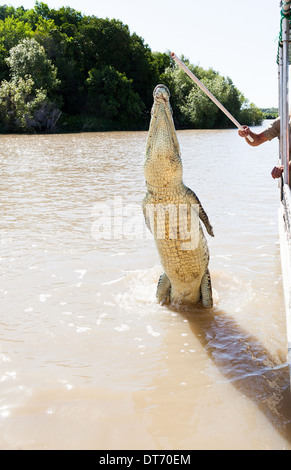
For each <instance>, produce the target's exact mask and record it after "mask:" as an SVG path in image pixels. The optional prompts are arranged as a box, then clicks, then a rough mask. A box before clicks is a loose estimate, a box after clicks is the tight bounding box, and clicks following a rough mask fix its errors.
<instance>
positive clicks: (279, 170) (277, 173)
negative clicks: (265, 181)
mask: <svg viewBox="0 0 291 470" xmlns="http://www.w3.org/2000/svg"><path fill="white" fill-rule="evenodd" d="M283 171H284V167H283V166H275V167H274V168H273V170H272V172H271V175H272V177H273V178H274V179H276V178H281V176H282V174H283Z"/></svg>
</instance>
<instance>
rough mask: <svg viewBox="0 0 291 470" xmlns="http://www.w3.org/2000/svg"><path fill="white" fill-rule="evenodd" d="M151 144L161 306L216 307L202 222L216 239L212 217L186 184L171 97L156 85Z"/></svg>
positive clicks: (148, 204)
mask: <svg viewBox="0 0 291 470" xmlns="http://www.w3.org/2000/svg"><path fill="white" fill-rule="evenodd" d="M153 95H154V104H153V107H152V112H151V122H150V127H149V133H148V139H147V144H146V158H145V163H144V175H145V179H146V186H147V193H146V196H145V198H144V200H143V212H144V216H145V221H146V225H147V226H148V228H149V229H150V230H151V232H152V234H153V236H154V240H155V243H156V246H157V250H158V253H159V257H160V261H161V264H162V267H163V270H164V273H163V274H162V275H161V277H160V279H159V282H158V287H157V293H156V296H157V299H158V301H159V302H160V303H162V304H174V305H177V306H179V305H183V304H190V305H191V304H198V303H200V302H201V303H202V305H203V307H205V308H210V307H212V305H213V300H212V287H211V279H210V273H209V269H208V265H209V250H208V245H207V241H206V238H205V236H204V233H203V230H202V227H201V224H200V220H201V221H202V222H203V223H204V225H205V227H206V230H207V232H208V233H209V234H210V235H211V236H214V235H213V229H212V226H211V225H210V223H209V220H208V216H207V214H206V213H205V211H204V209H203V207H202V206H201V203H200V201H199V199H198V198H197V196H196V194H195V193H194V192H193V191H192V190H191V189H189V188H187V187H186V186H185V185H184V184H183V180H182V171H183V169H182V160H181V157H180V149H179V143H178V140H177V136H176V131H175V126H174V122H173V118H172V110H171V106H170V101H169V98H170V92H169V90H168V88H167V87H166V86H165V85H157V86H156V88H155V89H154V92H153Z"/></svg>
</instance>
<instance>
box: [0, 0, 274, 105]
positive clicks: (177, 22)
mask: <svg viewBox="0 0 291 470" xmlns="http://www.w3.org/2000/svg"><path fill="white" fill-rule="evenodd" d="M44 3H46V4H47V5H48V6H49V7H50V8H55V9H58V8H60V7H62V6H70V7H72V8H74V9H75V10H77V11H80V12H81V13H83V14H85V15H95V16H98V17H100V18H110V19H111V18H116V19H119V20H121V21H122V22H123V23H124V24H127V25H128V27H129V29H130V32H131V33H134V32H135V33H136V34H138V36H141V37H142V38H143V39H144V41H145V43H146V44H148V46H149V47H150V49H151V50H152V51H159V52H166V51H171V52H175V54H176V55H177V56H180V55H181V54H184V56H186V57H187V58H188V59H189V60H190V62H191V63H192V64H194V65H200V66H201V67H203V68H206V69H207V68H209V67H212V68H213V69H214V70H216V71H218V72H219V73H220V74H221V75H223V76H226V77H230V78H231V79H232V81H233V83H234V85H235V86H236V87H237V88H238V89H239V90H240V91H241V92H242V93H243V94H244V95H245V97H246V98H247V99H248V100H249V101H250V102H253V103H255V105H256V106H259V107H273V106H275V107H277V106H278V78H277V77H278V68H277V64H276V57H277V48H278V46H277V44H278V35H279V28H280V6H279V5H280V1H279V0H243V1H235V0H176V1H174V0H81V1H80V0H47V1H44ZM4 4H7V5H12V6H14V7H18V6H23V7H24V8H26V9H28V8H33V7H34V5H35V1H34V0H11V1H9V0H7V2H3V3H2V5H4Z"/></svg>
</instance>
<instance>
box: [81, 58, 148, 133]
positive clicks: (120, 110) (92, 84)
mask: <svg viewBox="0 0 291 470" xmlns="http://www.w3.org/2000/svg"><path fill="white" fill-rule="evenodd" d="M87 86H88V105H87V109H88V111H89V112H90V113H91V114H95V115H96V116H98V117H103V118H106V119H110V120H116V119H118V120H119V121H121V122H122V123H124V124H127V125H128V124H132V123H133V122H137V121H138V120H139V119H140V117H141V115H142V112H143V110H144V105H143V103H142V101H141V99H140V97H139V95H138V94H137V93H135V92H134V91H133V89H132V80H128V79H127V77H126V75H125V74H122V73H120V72H118V71H117V70H115V69H114V67H112V66H106V67H104V68H102V69H101V70H97V69H92V70H90V72H89V77H88V79H87Z"/></svg>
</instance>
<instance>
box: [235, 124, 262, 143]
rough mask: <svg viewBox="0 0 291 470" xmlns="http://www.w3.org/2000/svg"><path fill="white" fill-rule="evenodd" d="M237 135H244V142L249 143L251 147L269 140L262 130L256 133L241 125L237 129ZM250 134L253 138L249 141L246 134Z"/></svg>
mask: <svg viewBox="0 0 291 470" xmlns="http://www.w3.org/2000/svg"><path fill="white" fill-rule="evenodd" d="M238 135H239V136H240V137H244V138H245V139H246V142H247V143H248V144H249V145H251V146H252V147H257V146H258V145H261V144H263V143H264V142H267V140H269V139H268V138H267V137H266V136H265V134H264V132H260V134H256V133H255V132H252V131H251V130H250V128H249V127H248V126H242V127H241V129H239V131H238ZM248 135H250V136H251V137H252V139H253V141H250V140H249V139H247V136H248Z"/></svg>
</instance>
